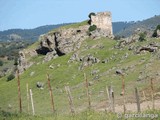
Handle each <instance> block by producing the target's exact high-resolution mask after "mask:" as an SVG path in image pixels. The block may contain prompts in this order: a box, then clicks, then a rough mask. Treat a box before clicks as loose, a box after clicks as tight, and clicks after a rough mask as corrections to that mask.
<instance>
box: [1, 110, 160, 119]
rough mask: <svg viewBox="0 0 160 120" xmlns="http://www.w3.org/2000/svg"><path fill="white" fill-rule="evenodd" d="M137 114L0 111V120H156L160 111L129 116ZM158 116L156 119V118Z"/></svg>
mask: <svg viewBox="0 0 160 120" xmlns="http://www.w3.org/2000/svg"><path fill="white" fill-rule="evenodd" d="M134 114H137V113H126V114H119V113H118V114H117V113H115V114H114V113H107V112H95V111H92V110H91V111H89V110H88V111H83V112H81V113H76V114H75V115H71V114H70V115H61V114H57V113H52V115H44V116H40V115H39V116H32V115H27V114H19V113H9V112H5V111H0V119H7V120H17V119H18V120H126V119H127V120H151V119H155V120H158V119H159V116H160V111H158V110H157V111H145V112H142V113H138V114H145V115H147V114H148V115H152V116H151V117H131V116H129V115H134ZM157 116H158V117H157Z"/></svg>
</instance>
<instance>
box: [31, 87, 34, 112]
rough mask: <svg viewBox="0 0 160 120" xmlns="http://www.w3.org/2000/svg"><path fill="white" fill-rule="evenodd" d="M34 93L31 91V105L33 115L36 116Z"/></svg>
mask: <svg viewBox="0 0 160 120" xmlns="http://www.w3.org/2000/svg"><path fill="white" fill-rule="evenodd" d="M32 95H33V93H32V90H31V89H30V97H31V105H32V112H33V115H35V110H34V103H33V96H32Z"/></svg>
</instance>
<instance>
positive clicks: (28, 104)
mask: <svg viewBox="0 0 160 120" xmlns="http://www.w3.org/2000/svg"><path fill="white" fill-rule="evenodd" d="M26 88H27V112H28V113H29V90H28V83H27V84H26Z"/></svg>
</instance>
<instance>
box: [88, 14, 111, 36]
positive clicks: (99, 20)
mask: <svg viewBox="0 0 160 120" xmlns="http://www.w3.org/2000/svg"><path fill="white" fill-rule="evenodd" d="M91 25H96V26H97V28H99V29H101V30H103V31H105V32H107V33H108V34H109V35H113V32H112V17H111V12H99V13H97V14H96V15H91Z"/></svg>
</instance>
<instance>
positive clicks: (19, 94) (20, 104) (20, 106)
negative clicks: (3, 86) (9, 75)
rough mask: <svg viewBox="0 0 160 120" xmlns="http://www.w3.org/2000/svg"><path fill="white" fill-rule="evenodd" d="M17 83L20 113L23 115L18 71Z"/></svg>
mask: <svg viewBox="0 0 160 120" xmlns="http://www.w3.org/2000/svg"><path fill="white" fill-rule="evenodd" d="M17 83H18V99H19V111H20V113H21V112H22V99H21V90H20V79H19V70H17Z"/></svg>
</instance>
